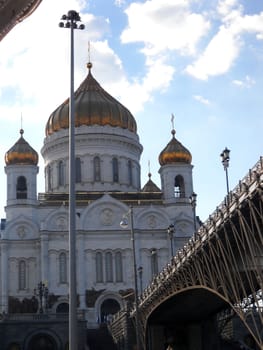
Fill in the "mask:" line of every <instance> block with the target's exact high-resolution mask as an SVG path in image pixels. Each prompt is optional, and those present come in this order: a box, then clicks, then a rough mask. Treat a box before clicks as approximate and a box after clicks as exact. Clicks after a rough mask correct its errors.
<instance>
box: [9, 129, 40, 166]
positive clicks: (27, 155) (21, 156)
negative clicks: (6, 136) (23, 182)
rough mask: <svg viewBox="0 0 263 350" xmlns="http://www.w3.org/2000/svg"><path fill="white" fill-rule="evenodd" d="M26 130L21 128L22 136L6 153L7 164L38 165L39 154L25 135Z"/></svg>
mask: <svg viewBox="0 0 263 350" xmlns="http://www.w3.org/2000/svg"><path fill="white" fill-rule="evenodd" d="M23 134H24V130H23V129H21V130H20V135H21V136H20V138H19V139H18V141H17V142H16V143H15V144H14V146H13V147H11V148H10V149H9V151H7V152H6V154H5V163H6V165H15V164H19V165H37V163H38V154H37V152H36V151H35V150H34V149H33V148H32V147H31V146H30V145H29V143H28V142H26V140H25V139H24V137H23Z"/></svg>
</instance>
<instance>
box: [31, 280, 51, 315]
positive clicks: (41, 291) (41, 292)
mask: <svg viewBox="0 0 263 350" xmlns="http://www.w3.org/2000/svg"><path fill="white" fill-rule="evenodd" d="M34 295H35V296H37V297H39V303H40V306H39V313H40V314H43V312H44V309H45V310H46V309H47V307H48V287H47V286H46V285H45V283H44V282H42V281H40V282H39V283H38V285H37V288H35V289H34ZM43 302H44V303H43ZM43 304H44V307H43Z"/></svg>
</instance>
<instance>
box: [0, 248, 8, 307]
mask: <svg viewBox="0 0 263 350" xmlns="http://www.w3.org/2000/svg"><path fill="white" fill-rule="evenodd" d="M8 275H9V274H8V243H7V242H2V243H1V299H2V302H1V312H6V313H8V278H9V277H8Z"/></svg>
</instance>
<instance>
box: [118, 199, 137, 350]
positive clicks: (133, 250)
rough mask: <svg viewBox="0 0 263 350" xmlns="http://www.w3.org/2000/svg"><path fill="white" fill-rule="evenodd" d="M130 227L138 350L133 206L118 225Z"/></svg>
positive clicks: (125, 227) (124, 227)
mask: <svg viewBox="0 0 263 350" xmlns="http://www.w3.org/2000/svg"><path fill="white" fill-rule="evenodd" d="M128 218H129V219H130V227H131V241H132V257H133V273H134V299H135V331H136V345H137V350H140V348H141V346H140V333H139V301H138V300H139V299H138V283H137V266H136V251H135V240H134V226H133V207H132V206H131V207H130V210H129V211H128V213H126V214H125V215H124V216H123V218H122V220H121V222H120V227H121V228H123V229H127V228H128V226H129V220H128Z"/></svg>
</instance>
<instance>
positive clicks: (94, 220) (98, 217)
mask: <svg viewBox="0 0 263 350" xmlns="http://www.w3.org/2000/svg"><path fill="white" fill-rule="evenodd" d="M128 210H129V207H127V206H126V205H124V204H123V203H121V202H119V201H118V200H116V199H115V198H112V197H111V196H110V195H107V194H106V195H104V196H103V197H101V198H100V199H98V200H96V201H95V202H93V203H92V204H91V205H89V206H88V207H87V208H86V209H85V210H84V211H83V212H82V213H81V217H80V221H79V229H84V230H87V229H101V227H105V229H107V228H109V229H111V230H112V229H114V230H116V229H118V230H119V229H120V221H121V219H122V217H123V214H125V213H127V212H128Z"/></svg>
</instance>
